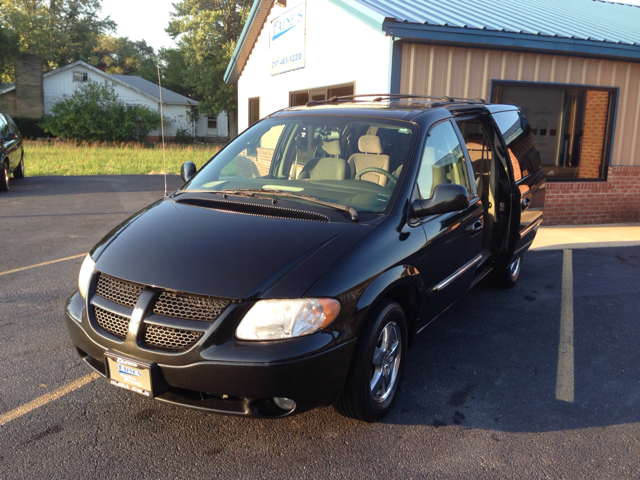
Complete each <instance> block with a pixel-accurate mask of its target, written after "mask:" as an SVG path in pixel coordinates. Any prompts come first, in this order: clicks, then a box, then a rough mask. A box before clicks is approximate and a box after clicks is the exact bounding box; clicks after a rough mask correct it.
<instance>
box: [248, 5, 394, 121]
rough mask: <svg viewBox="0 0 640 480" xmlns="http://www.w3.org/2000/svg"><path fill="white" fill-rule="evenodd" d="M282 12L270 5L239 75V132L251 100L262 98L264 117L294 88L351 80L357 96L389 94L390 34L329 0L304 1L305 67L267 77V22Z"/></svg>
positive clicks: (285, 104)
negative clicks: (358, 18)
mask: <svg viewBox="0 0 640 480" xmlns="http://www.w3.org/2000/svg"><path fill="white" fill-rule="evenodd" d="M299 3H300V2H290V3H289V6H290V7H291V6H295V5H296V4H299ZM284 11H285V9H284V8H282V7H279V6H274V7H273V9H272V11H271V14H270V15H269V17H268V18H267V21H266V23H265V26H264V28H263V30H262V32H261V33H260V36H259V37H258V40H257V41H256V44H255V46H254V48H253V51H252V52H251V55H250V56H249V59H248V60H247V63H246V65H245V67H244V70H243V72H242V73H241V75H240V78H239V79H238V129H239V131H240V132H241V131H243V130H244V129H245V128H247V126H248V124H249V98H254V97H260V116H261V117H265V116H267V115H269V114H270V113H272V112H274V111H276V110H280V109H281V108H286V107H288V106H289V92H294V91H297V90H305V89H311V88H317V87H325V86H330V85H338V84H343V83H351V82H355V93H356V94H363V93H385V92H389V72H390V70H391V48H392V45H391V42H392V41H391V38H389V37H385V36H384V35H383V34H382V33H380V32H376V31H375V30H373V29H372V28H371V27H369V26H368V25H365V24H364V23H363V22H361V21H359V20H357V19H356V18H354V17H353V16H352V15H350V14H348V13H346V12H345V11H344V10H342V9H340V8H339V7H337V6H335V5H333V4H331V3H329V2H328V1H327V0H307V9H306V46H305V50H306V51H305V57H306V59H305V67H304V68H302V69H299V70H294V71H291V72H286V73H282V74H279V75H274V76H271V74H270V67H271V54H270V51H269V25H270V24H271V20H273V19H274V18H275V17H277V16H279V15H281V14H282V12H284Z"/></svg>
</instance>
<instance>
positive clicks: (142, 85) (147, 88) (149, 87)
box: [109, 75, 199, 105]
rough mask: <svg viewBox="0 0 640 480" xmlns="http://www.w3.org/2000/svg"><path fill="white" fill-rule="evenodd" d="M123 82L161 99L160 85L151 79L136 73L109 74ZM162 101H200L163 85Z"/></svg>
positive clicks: (187, 102) (196, 102) (185, 103)
mask: <svg viewBox="0 0 640 480" xmlns="http://www.w3.org/2000/svg"><path fill="white" fill-rule="evenodd" d="M109 76H110V77H113V78H115V79H117V80H120V81H121V82H124V83H127V84H129V85H131V86H132V87H134V88H137V89H138V90H140V91H142V92H144V93H146V94H147V95H151V96H152V97H154V98H156V99H158V100H160V93H159V91H158V85H156V84H155V83H153V82H150V81H149V80H145V79H144V78H142V77H138V76H135V75H109ZM162 103H174V104H178V105H197V104H198V103H199V102H198V101H196V100H193V99H192V98H188V97H185V96H184V95H180V94H179V93H176V92H172V91H171V90H167V89H166V88H164V87H162Z"/></svg>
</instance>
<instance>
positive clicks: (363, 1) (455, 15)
mask: <svg viewBox="0 0 640 480" xmlns="http://www.w3.org/2000/svg"><path fill="white" fill-rule="evenodd" d="M343 1H344V0H343ZM336 3H341V2H336ZM344 3H345V4H351V6H355V5H356V4H359V5H361V6H365V7H369V9H371V10H374V11H376V12H377V13H379V14H380V15H381V16H383V17H385V18H386V21H387V22H389V21H390V20H391V21H396V22H406V23H410V24H420V25H430V26H439V27H455V28H464V29H474V30H486V31H494V32H506V33H516V34H529V35H538V36H547V37H556V38H570V39H576V40H588V41H597V42H608V43H617V44H626V45H640V8H639V7H636V6H633V5H624V4H620V3H611V2H603V1H598V0H484V1H483V0H346V1H344Z"/></svg>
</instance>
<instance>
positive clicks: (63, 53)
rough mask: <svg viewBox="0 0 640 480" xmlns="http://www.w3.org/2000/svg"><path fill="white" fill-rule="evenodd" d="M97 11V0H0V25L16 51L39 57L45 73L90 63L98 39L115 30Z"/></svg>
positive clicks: (107, 19)
mask: <svg viewBox="0 0 640 480" xmlns="http://www.w3.org/2000/svg"><path fill="white" fill-rule="evenodd" d="M99 11H100V0H20V1H17V0H0V25H4V27H5V28H6V29H7V30H8V31H9V33H10V35H12V43H13V45H14V47H15V49H16V50H18V51H19V52H23V53H35V54H38V55H40V56H41V57H42V59H43V64H44V69H45V71H49V70H53V69H56V68H58V67H61V66H64V65H68V64H69V63H73V62H75V61H77V60H83V61H85V62H88V61H90V58H91V54H92V53H93V50H94V48H95V47H96V46H97V42H98V37H99V36H100V35H101V34H104V33H106V32H108V31H112V30H115V27H116V24H115V23H114V22H113V21H112V20H110V19H109V18H108V17H107V18H105V19H101V18H99V16H98V12H99ZM9 63H11V64H13V60H11V61H10V62H9ZM8 76H9V77H11V73H9V75H8ZM8 79H9V80H12V78H8Z"/></svg>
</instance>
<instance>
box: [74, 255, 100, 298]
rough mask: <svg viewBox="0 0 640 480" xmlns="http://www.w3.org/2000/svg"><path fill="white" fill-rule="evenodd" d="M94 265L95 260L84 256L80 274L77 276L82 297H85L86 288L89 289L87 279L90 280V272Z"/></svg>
mask: <svg viewBox="0 0 640 480" xmlns="http://www.w3.org/2000/svg"><path fill="white" fill-rule="evenodd" d="M95 266H96V262H94V261H93V260H91V256H90V255H87V256H86V257H84V262H82V266H81V267H80V275H79V276H78V290H80V295H82V298H87V290H89V281H90V280H91V274H92V273H93V269H94V267H95Z"/></svg>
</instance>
